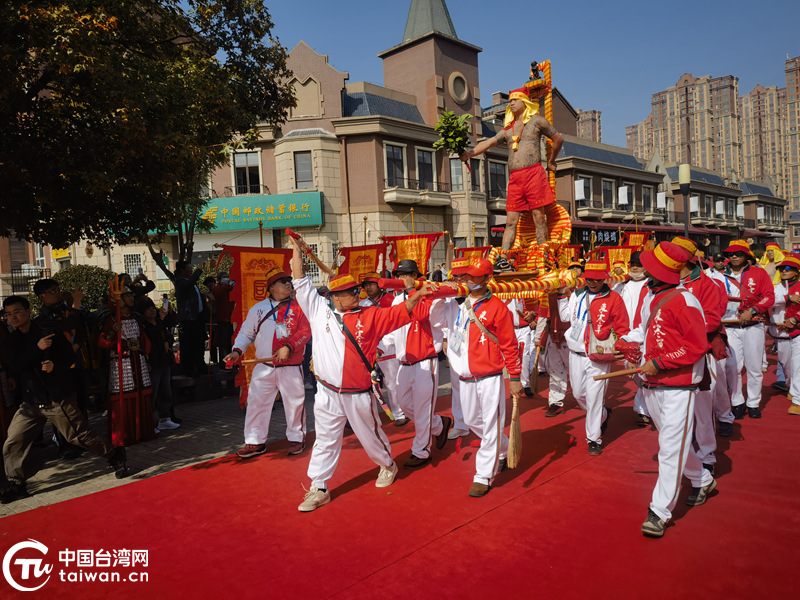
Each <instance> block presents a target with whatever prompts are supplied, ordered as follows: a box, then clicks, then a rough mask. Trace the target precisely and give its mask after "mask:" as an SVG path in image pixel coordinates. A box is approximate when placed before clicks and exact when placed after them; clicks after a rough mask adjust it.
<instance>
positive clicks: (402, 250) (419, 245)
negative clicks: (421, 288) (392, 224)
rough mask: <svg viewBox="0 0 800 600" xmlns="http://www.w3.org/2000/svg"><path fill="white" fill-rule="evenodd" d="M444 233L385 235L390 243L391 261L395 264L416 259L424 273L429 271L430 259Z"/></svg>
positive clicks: (384, 239) (384, 238)
mask: <svg viewBox="0 0 800 600" xmlns="http://www.w3.org/2000/svg"><path fill="white" fill-rule="evenodd" d="M442 235H443V233H441V232H440V233H417V234H414V235H396V236H388V237H383V238H381V239H383V241H384V242H386V243H387V244H388V245H389V262H391V263H392V264H393V265H394V266H397V263H398V262H400V261H401V260H404V259H411V260H413V261H416V263H417V267H418V268H419V270H420V272H421V273H422V274H423V275H424V274H426V273H427V272H428V261H429V260H430V259H431V252H433V249H434V248H435V247H436V244H437V242H438V241H439V239H441V237H442Z"/></svg>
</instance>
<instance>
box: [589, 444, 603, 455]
mask: <svg viewBox="0 0 800 600" xmlns="http://www.w3.org/2000/svg"><path fill="white" fill-rule="evenodd" d="M602 453H603V448H602V447H601V446H600V444H598V443H597V442H591V441H590V442H589V456H600V455H601V454H602Z"/></svg>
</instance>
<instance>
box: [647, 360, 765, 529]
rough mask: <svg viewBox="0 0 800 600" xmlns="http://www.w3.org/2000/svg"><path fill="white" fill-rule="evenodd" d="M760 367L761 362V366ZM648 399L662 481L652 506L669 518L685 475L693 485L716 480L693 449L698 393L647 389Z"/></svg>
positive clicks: (700, 485)
mask: <svg viewBox="0 0 800 600" xmlns="http://www.w3.org/2000/svg"><path fill="white" fill-rule="evenodd" d="M759 367H760V365H759ZM643 394H644V401H645V403H646V404H647V409H648V410H649V411H650V417H651V418H652V419H653V423H655V425H656V427H657V428H658V481H657V482H656V487H655V489H654V490H653V500H652V502H651V503H650V509H651V510H652V511H653V512H654V513H656V514H657V515H658V516H659V518H661V519H663V520H664V521H668V520H669V519H670V517H672V509H673V508H675V504H676V502H677V501H678V492H680V489H681V486H680V482H681V476H682V475H686V477H687V478H689V480H690V481H691V482H692V486H693V487H703V486H706V485H709V484H710V483H711V482H712V481H713V479H714V478H713V477H712V476H711V473H709V472H708V471H706V470H705V469H704V468H703V465H702V463H701V462H700V459H699V458H697V454H695V452H694V449H693V448H692V443H691V442H692V440H691V435H692V425H693V421H694V400H695V395H696V392H694V391H690V390H676V389H646V388H645V389H644V390H643Z"/></svg>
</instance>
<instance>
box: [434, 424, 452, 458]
mask: <svg viewBox="0 0 800 600" xmlns="http://www.w3.org/2000/svg"><path fill="white" fill-rule="evenodd" d="M452 426H453V419H451V418H450V417H442V433H440V434H439V435H437V436H436V447H437V448H438V449H439V450H441V449H442V448H444V445H445V444H446V443H447V434H448V433H450V427H452Z"/></svg>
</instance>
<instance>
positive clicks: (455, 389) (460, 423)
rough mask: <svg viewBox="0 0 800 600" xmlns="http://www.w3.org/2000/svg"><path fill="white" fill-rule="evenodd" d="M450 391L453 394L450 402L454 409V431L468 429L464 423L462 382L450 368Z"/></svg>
mask: <svg viewBox="0 0 800 600" xmlns="http://www.w3.org/2000/svg"><path fill="white" fill-rule="evenodd" d="M450 389H451V390H452V394H451V396H450V401H451V404H452V408H453V429H461V430H462V431H463V430H465V429H467V424H466V423H465V422H464V410H463V409H462V408H461V380H460V379H459V378H458V375H457V374H456V372H455V371H453V368H452V367H450Z"/></svg>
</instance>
